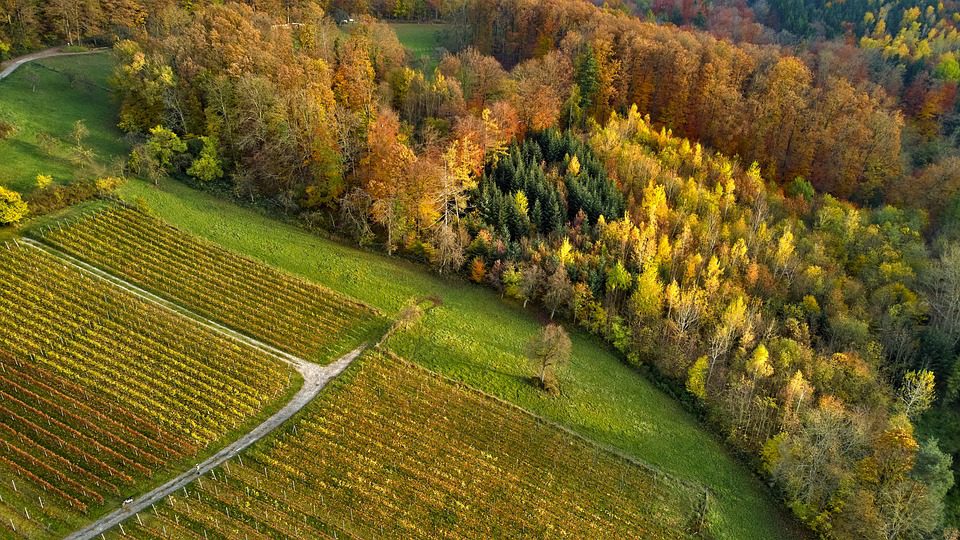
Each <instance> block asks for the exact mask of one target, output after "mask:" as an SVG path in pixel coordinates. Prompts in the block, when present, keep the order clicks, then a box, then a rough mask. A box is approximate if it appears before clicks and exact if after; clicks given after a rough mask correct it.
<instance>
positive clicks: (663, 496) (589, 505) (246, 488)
mask: <svg viewBox="0 0 960 540" xmlns="http://www.w3.org/2000/svg"><path fill="white" fill-rule="evenodd" d="M701 496H702V492H701V491H699V490H697V489H695V488H692V487H690V486H687V485H685V484H681V483H679V482H677V481H675V480H673V479H670V478H667V477H665V476H663V475H661V474H658V473H656V472H654V471H652V470H650V469H647V468H645V467H641V466H638V465H636V464H634V463H632V462H630V461H627V460H625V459H622V458H620V457H618V456H616V455H614V454H611V453H609V452H606V451H604V450H602V449H600V448H599V447H597V446H594V445H592V444H589V443H586V442H584V441H583V440H582V439H580V438H578V437H575V436H572V435H570V434H568V433H567V432H565V431H563V430H560V429H558V428H556V427H554V426H552V425H550V424H547V423H544V422H542V421H540V420H538V419H536V417H534V416H531V415H529V414H528V413H526V412H523V411H522V410H520V409H517V408H515V407H513V406H510V405H507V404H504V403H502V402H500V401H498V400H495V399H493V398H490V397H488V396H486V395H484V394H481V393H479V392H476V391H473V390H470V389H467V388H465V387H462V386H459V385H457V384H454V383H451V382H449V381H448V380H446V379H442V378H440V377H439V376H437V375H434V374H432V373H431V372H429V371H426V370H424V369H423V368H420V367H417V366H415V365H414V364H411V363H408V362H406V361H403V360H399V359H396V358H395V357H391V356H384V355H383V354H382V353H378V352H374V353H368V354H367V355H366V356H365V357H364V358H363V359H361V360H360V361H358V363H356V364H354V365H353V366H352V367H351V368H349V370H348V371H347V372H346V373H344V374H343V375H342V376H341V377H340V378H338V379H336V380H335V381H334V382H332V383H331V385H330V387H329V388H327V389H326V390H324V392H323V394H321V396H320V397H319V398H317V400H316V401H314V402H313V403H312V404H311V405H310V406H309V408H308V409H307V410H305V411H304V413H303V415H302V416H301V417H300V418H299V419H298V420H297V421H296V422H295V423H293V424H292V425H290V426H288V427H287V428H286V429H285V430H284V432H283V433H282V434H280V435H278V436H277V437H275V438H272V439H265V440H264V441H262V442H261V443H260V444H259V445H258V446H256V447H254V448H252V449H251V450H250V451H248V452H247V453H246V454H244V455H243V456H242V459H237V460H234V461H232V462H230V463H228V464H227V465H225V466H223V467H221V468H220V469H218V470H215V471H213V472H212V473H211V474H210V475H209V476H208V477H205V478H203V479H202V480H201V481H199V482H195V483H194V484H193V485H192V486H190V488H188V489H187V490H185V491H183V492H178V494H177V495H176V496H172V497H169V498H168V499H167V500H166V501H165V502H164V503H162V504H159V505H156V506H155V507H154V509H153V510H152V511H150V512H147V513H144V514H143V515H141V516H137V517H135V518H133V519H130V520H128V521H127V522H126V523H125V524H124V530H123V531H120V530H114V531H113V537H115V538H119V537H122V536H124V535H126V536H133V537H136V538H206V539H208V540H209V539H214V538H248V539H253V538H318V537H328V538H334V537H336V538H347V537H360V538H508V537H509V538H516V537H536V538H540V537H569V538H598V537H608V538H627V537H632V538H636V537H643V538H685V537H688V536H689V534H690V532H691V528H696V526H697V524H698V522H699V519H698V516H699V513H698V512H699V504H700V500H701V499H700V497H701Z"/></svg>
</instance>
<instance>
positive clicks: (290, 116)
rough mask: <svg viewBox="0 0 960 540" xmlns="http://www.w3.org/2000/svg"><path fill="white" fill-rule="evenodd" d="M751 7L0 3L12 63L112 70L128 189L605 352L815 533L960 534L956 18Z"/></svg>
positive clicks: (801, 5) (482, 1) (807, 5)
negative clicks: (240, 216)
mask: <svg viewBox="0 0 960 540" xmlns="http://www.w3.org/2000/svg"><path fill="white" fill-rule="evenodd" d="M727 4H731V5H732V6H733V7H731V6H729V5H727ZM759 4H760V2H759V1H758V2H755V3H751V4H749V5H748V4H747V3H736V4H732V3H729V2H722V1H721V2H718V3H713V4H710V5H707V4H706V3H704V4H702V5H700V4H697V3H695V2H694V3H690V4H688V3H687V2H684V3H683V4H682V5H679V6H674V5H667V4H666V3H663V4H659V3H655V4H654V5H649V6H646V5H643V6H640V5H635V4H631V5H628V3H626V2H609V3H607V4H605V5H603V6H596V5H594V4H592V3H589V2H585V1H579V0H462V1H454V0H421V1H417V0H381V1H366V0H352V1H347V0H344V1H333V2H323V1H313V0H289V1H283V2H281V1H280V0H275V1H270V0H267V1H256V2H254V1H252V0H251V1H247V2H228V3H219V2H205V1H195V2H188V3H185V2H178V1H174V0H86V1H84V2H65V1H62V0H2V1H0V14H2V15H4V16H3V17H0V53H3V54H16V53H18V52H22V51H27V50H32V49H35V48H37V47H39V46H41V45H42V44H44V43H50V42H54V41H66V42H68V43H78V44H81V43H87V44H91V45H93V44H101V45H109V46H112V47H113V51H114V54H115V56H116V58H117V62H118V67H117V69H116V71H115V72H114V75H113V77H112V81H111V86H112V87H113V89H114V91H115V93H116V95H117V96H118V99H119V107H120V110H119V126H120V128H121V129H122V130H123V131H124V132H126V133H127V134H128V135H127V137H128V139H129V140H130V141H131V142H132V143H133V144H134V146H133V151H132V153H131V155H130V157H129V160H128V161H127V162H126V163H125V164H123V168H122V170H120V171H117V172H116V174H117V175H124V174H135V175H139V176H143V177H147V178H151V179H154V180H155V181H160V180H161V179H163V178H165V177H169V176H172V177H176V178H179V179H182V180H184V181H187V182H190V183H192V184H194V185H197V186H201V187H203V188H204V189H208V190H211V191H215V192H217V193H221V194H223V195H224V196H227V197H233V198H236V199H237V200H240V201H244V202H246V203H248V204H251V205H256V206H260V207H263V208H267V209H269V210H270V211H272V212H276V213H278V214H284V215H287V216H291V217H294V218H296V219H298V220H300V221H301V222H302V223H303V224H304V225H305V226H309V227H316V228H322V229H325V230H329V231H334V232H336V233H338V234H340V235H342V236H343V237H345V238H349V239H350V240H352V241H354V242H356V243H358V244H361V245H365V246H370V247H373V248H377V249H383V250H384V251H386V252H388V253H390V254H394V255H397V256H402V257H406V258H409V259H412V260H415V261H419V262H422V263H424V264H428V265H430V266H431V267H432V268H434V269H435V270H436V271H437V272H440V273H443V274H460V275H462V276H463V277H465V278H466V279H469V280H472V281H474V282H476V283H478V284H482V285H484V286H487V287H492V288H494V289H496V290H497V291H499V292H500V293H501V294H502V295H503V296H504V297H506V298H509V299H512V300H513V301H516V302H518V303H521V304H523V305H524V306H527V305H534V306H539V307H540V308H542V310H543V312H544V314H545V316H549V317H550V318H553V319H559V320H565V321H569V322H571V323H574V324H577V325H579V326H581V327H583V328H585V329H587V330H589V331H590V332H592V333H594V334H596V335H597V336H600V337H601V338H602V339H604V340H606V341H607V342H609V343H610V344H611V345H612V346H613V347H615V348H616V349H617V350H619V351H620V352H621V353H622V354H623V355H624V357H625V358H626V359H627V361H628V362H630V363H632V364H635V365H636V366H638V367H642V368H644V369H647V368H652V371H653V372H654V373H655V374H656V375H655V376H657V377H658V378H659V379H661V380H662V381H663V383H664V384H665V385H667V386H668V387H669V388H671V389H672V390H673V392H675V393H676V395H677V396H679V397H680V398H681V399H683V400H685V401H687V402H688V403H689V405H690V406H691V407H693V408H695V410H697V411H699V412H700V413H701V414H702V415H703V417H704V418H705V419H707V420H708V421H709V422H710V423H711V425H713V426H714V427H715V429H716V430H717V432H718V433H720V434H721V435H722V437H723V438H724V439H725V440H726V441H727V442H728V443H729V445H730V446H731V447H732V448H734V449H735V450H736V451H738V452H739V453H741V455H742V456H744V459H745V460H747V461H748V462H749V463H751V464H752V465H753V466H754V467H755V468H756V470H757V471H759V472H760V473H761V474H763V475H764V477H765V478H767V479H768V480H769V481H770V482H771V484H772V485H774V486H775V487H776V490H777V492H778V493H779V494H780V496H782V498H783V500H784V503H785V504H786V505H787V506H788V507H789V508H790V509H791V511H792V512H793V513H794V514H795V515H796V516H797V517H798V518H799V519H800V520H801V521H802V522H804V523H805V524H806V525H807V526H809V527H810V528H811V529H812V530H813V531H815V532H816V533H817V534H819V535H821V536H822V537H825V538H928V537H934V536H943V535H944V534H947V535H950V534H953V535H956V534H957V532H956V527H957V526H958V525H960V509H958V506H960V505H958V500H960V497H958V496H957V494H956V490H953V491H951V490H952V488H953V486H954V473H955V472H956V470H957V469H956V464H957V463H958V462H960V456H958V452H960V447H958V446H957V445H956V443H955V442H954V443H949V442H948V441H956V440H957V437H958V434H957V432H956V430H957V428H956V426H955V425H954V427H953V430H952V431H950V430H945V429H941V430H934V429H923V426H924V425H925V418H929V417H931V416H937V415H951V414H952V415H956V410H957V408H958V407H960V157H958V153H957V152H956V142H955V136H954V130H955V128H956V126H958V125H960V123H957V122H956V121H955V118H956V113H955V111H956V107H957V104H956V99H955V98H956V96H955V93H956V83H957V82H958V81H960V67H957V66H958V63H957V62H958V59H957V58H955V57H954V47H955V43H958V41H957V36H956V30H955V28H954V25H955V24H956V23H957V21H958V20H960V12H958V10H957V7H956V6H954V5H953V4H943V3H941V4H937V5H929V6H928V5H927V4H922V5H921V4H917V5H911V6H906V5H902V4H903V3H901V2H891V3H881V4H880V5H879V6H878V5H876V4H873V3H865V2H847V3H839V4H832V3H821V2H816V1H810V2H787V1H784V0H780V1H772V2H770V3H769V4H767V3H764V4H763V6H759ZM761 7H762V8H763V9H760V8H761ZM725 9H727V10H730V9H732V10H734V11H736V12H737V13H738V14H739V15H738V17H739V18H738V19H737V22H735V23H731V22H730V20H729V19H730V12H729V11H724V10H725ZM720 12H724V13H726V14H727V18H726V19H724V17H722V16H721V15H720ZM340 14H349V15H350V16H353V17H355V22H353V23H348V24H343V20H344V19H343V16H341V15H340ZM383 18H388V19H402V20H435V19H443V20H446V21H448V22H450V23H452V24H455V25H456V27H457V28H458V29H460V30H462V31H461V32H458V34H460V35H461V36H462V38H461V40H460V41H462V43H460V44H459V45H458V46H457V47H456V50H448V51H444V53H443V55H442V58H441V59H440V61H439V64H438V66H437V67H436V69H435V70H434V71H432V72H427V73H424V72H422V71H420V70H417V69H415V68H412V67H410V64H409V62H408V60H409V58H408V53H407V52H406V51H405V50H404V48H403V46H402V45H401V43H400V42H399V40H398V39H397V37H396V35H395V33H394V32H393V30H392V29H391V28H390V27H389V26H388V25H387V24H385V23H384V22H383V20H382V19H383ZM658 21H659V22H658ZM664 22H670V23H673V24H663V23H664ZM11 221H12V220H11ZM938 439H940V440H938ZM941 440H942V442H941ZM948 537H950V536H948ZM953 537H955V536H953Z"/></svg>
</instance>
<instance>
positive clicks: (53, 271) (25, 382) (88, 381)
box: [0, 243, 296, 538]
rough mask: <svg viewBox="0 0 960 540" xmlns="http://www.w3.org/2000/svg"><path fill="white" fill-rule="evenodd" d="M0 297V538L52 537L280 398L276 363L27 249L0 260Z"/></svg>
mask: <svg viewBox="0 0 960 540" xmlns="http://www.w3.org/2000/svg"><path fill="white" fill-rule="evenodd" d="M0 283H2V284H3V287H0V325H2V327H3V328H4V331H3V332H2V333H0V479H2V482H0V537H4V538H9V537H26V538H44V537H57V536H62V534H63V533H64V532H68V531H69V530H71V529H73V528H74V527H76V526H77V524H79V523H82V522H84V521H86V520H87V519H89V518H90V517H92V516H93V515H96V514H97V513H99V512H100V511H102V510H103V509H105V508H107V507H109V506H112V505H115V504H116V503H117V502H118V501H119V500H120V499H122V498H123V497H126V496H129V495H132V494H136V493H138V492H140V491H141V490H142V488H143V485H144V484H145V483H148V482H151V481H155V480H156V479H157V478H159V477H163V476H164V475H166V474H169V473H171V472H172V471H174V470H176V469H178V468H180V467H184V466H185V465H184V464H185V463H187V462H189V461H190V460H191V459H193V458H194V457H195V456H197V455H201V454H203V453H205V452H206V451H208V447H212V446H219V443H221V442H223V441H225V439H228V438H232V436H233V434H234V433H236V432H238V431H242V430H245V429H247V428H248V426H249V425H251V424H253V423H255V422H256V421H258V420H259V419H260V418H262V417H264V416H266V415H268V414H269V413H270V411H271V409H272V407H274V406H275V404H276V403H277V402H278V401H285V398H286V396H287V395H288V394H289V393H290V392H291V391H292V388H291V387H292V386H293V383H294V377H295V376H296V374H295V372H293V370H292V369H291V368H290V367H288V366H287V365H286V364H284V363H282V362H280V361H279V360H276V359H274V358H273V357H271V356H268V355H266V354H264V353H262V352H260V351H259V350H258V349H254V348H252V347H249V346H245V345H242V344H240V343H238V342H235V341H232V340H229V339H226V338H223V337H221V336H220V335H219V334H216V333H214V332H212V331H210V330H207V329H205V328H204V327H202V326H200V325H199V324H197V323H196V322H194V321H192V320H190V319H188V318H186V317H182V316H179V315H177V314H174V313H172V312H170V311H167V310H164V309H162V308H159V307H156V306H154V305H152V304H149V303H146V302H144V301H142V300H140V299H138V298H137V297H135V296H133V295H131V294H128V293H126V292H124V291H121V290H119V289H117V288H115V287H113V286H111V285H109V284H108V283H106V282H105V281H101V280H99V279H97V278H95V277H91V276H89V275H87V274H85V273H82V272H81V271H79V270H77V269H75V268H74V267H72V266H67V265H65V264H64V263H62V262H60V261H59V260H58V259H56V258H55V257H53V256H51V255H49V254H47V253H45V252H43V251H41V250H39V249H37V248H34V247H29V246H26V245H18V244H13V243H7V244H4V245H2V246H0ZM186 466H189V465H186Z"/></svg>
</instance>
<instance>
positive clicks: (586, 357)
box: [122, 181, 799, 539]
mask: <svg viewBox="0 0 960 540" xmlns="http://www.w3.org/2000/svg"><path fill="white" fill-rule="evenodd" d="M122 194H123V196H124V197H126V198H128V199H129V200H134V199H137V198H141V199H143V200H144V201H146V202H147V203H148V204H149V205H150V206H151V207H152V208H153V209H154V210H155V211H156V212H157V213H158V214H159V215H160V216H161V217H162V218H163V219H165V220H167V221H170V222H171V223H174V224H175V225H176V226H177V227H179V228H182V229H184V230H186V231H188V232H192V233H195V234H198V235H200V236H202V237H205V238H207V239H208V240H211V241H213V242H214V243H217V244H220V245H222V246H224V247H226V248H228V249H231V250H234V251H237V252H239V253H243V254H246V255H248V256H250V257H253V258H256V259H259V260H262V261H265V262H267V263H269V264H272V265H274V266H277V267H279V268H282V269H284V270H287V271H289V272H293V273H295V274H299V275H302V276H304V277H306V278H309V279H312V280H315V281H317V282H318V283H321V284H323V285H325V286H328V287H330V288H332V289H335V290H337V291H340V292H342V293H345V294H347V295H349V296H351V297H354V298H357V299H359V300H361V301H364V302H366V303H368V304H370V305H373V306H375V307H377V308H380V309H381V310H384V311H386V312H394V311H396V310H398V309H400V307H402V305H403V304H404V303H405V302H406V301H407V300H408V299H410V298H412V297H421V296H424V295H431V294H435V295H439V296H440V297H441V298H442V299H443V305H442V306H440V307H438V308H435V309H433V310H431V311H430V312H429V313H428V314H427V315H426V316H425V318H424V319H423V321H422V322H421V323H420V325H419V327H418V331H417V332H415V333H407V334H402V335H398V336H396V337H394V338H393V339H392V340H391V342H390V343H389V346H390V347H391V348H392V349H393V350H394V351H396V352H398V353H400V354H401V355H403V356H405V357H407V358H410V359H412V360H414V361H416V362H417V363H419V364H421V365H424V366H425V367H427V368H429V369H431V370H434V371H437V372H439V373H442V374H444V375H447V376H450V377H452V378H454V379H456V380H459V381H462V382H464V383H466V384H468V385H470V386H473V387H475V388H478V389H480V390H482V391H484V392H487V393H490V394H493V395H495V396H497V397H499V398H502V399H505V400H507V401H509V402H511V403H514V404H516V405H519V406H521V407H522V408H524V409H527V410H530V411H532V412H534V413H536V414H539V415H541V416H544V417H546V418H548V419H550V420H552V421H555V422H558V423H560V424H562V425H564V426H567V427H569V428H571V429H573V430H575V431H576V432H578V433H580V434H582V435H584V436H586V437H587V438H589V439H592V440H594V441H597V442H599V443H601V444H605V445H609V446H611V447H614V448H616V449H618V450H620V451H622V452H624V453H626V454H628V455H631V456H633V457H635V458H638V459H641V460H645V461H647V462H649V463H651V464H652V465H654V466H657V467H659V468H662V469H663V470H665V471H667V472H669V473H671V474H674V475H677V476H678V477H680V478H684V479H686V480H689V481H692V482H698V483H701V484H703V485H704V486H706V487H708V488H709V489H710V490H711V492H712V493H713V495H714V496H715V498H714V499H712V500H711V515H710V519H711V522H712V523H711V531H712V532H713V533H714V534H716V535H717V536H718V537H720V538H763V539H766V538H790V537H794V536H799V533H797V532H796V531H797V530H798V529H797V528H796V525H795V524H794V523H793V522H792V521H791V520H790V519H789V518H787V517H785V511H784V510H783V509H782V508H781V507H780V506H779V503H778V502H777V501H776V498H775V496H774V495H773V494H770V493H768V492H767V491H766V490H765V489H764V488H763V486H762V485H761V484H760V482H759V481H757V480H756V479H755V478H754V477H753V476H752V474H751V473H750V472H749V470H747V469H746V468H745V467H743V466H742V465H740V464H738V463H737V462H736V461H735V460H734V459H733V458H732V457H731V456H730V455H729V454H728V453H727V452H726V450H725V449H724V448H723V446H722V444H721V443H720V442H719V441H717V440H715V439H714V438H713V437H712V436H711V435H710V434H709V433H708V432H707V431H705V430H704V429H703V428H702V427H701V426H700V425H699V424H698V422H697V421H696V419H695V418H693V417H692V416H691V415H690V414H689V413H687V412H686V411H685V410H684V409H683V408H682V407H681V406H680V405H679V404H677V403H676V401H674V400H673V399H672V398H670V397H669V396H668V395H666V394H664V393H663V392H661V391H660V390H658V389H657V388H656V387H655V386H653V385H652V384H651V383H650V382H649V381H648V380H647V379H645V378H644V377H643V376H641V375H640V374H638V373H637V372H636V371H634V370H633V369H631V368H630V367H628V366H627V365H626V364H625V363H624V362H623V361H622V360H620V359H619V358H618V357H617V356H616V355H615V354H613V353H611V352H610V351H609V350H608V349H607V348H606V347H604V346H603V345H601V344H600V343H598V342H597V341H596V340H594V339H592V338H590V337H588V336H585V335H583V334H580V333H573V334H572V339H573V344H574V350H573V353H574V354H573V361H572V362H571V365H570V366H569V368H568V369H567V370H566V371H565V372H564V373H562V374H561V385H562V390H563V395H562V396H560V397H558V398H550V397H546V396H544V395H543V394H542V393H541V392H540V391H538V390H537V389H536V388H534V387H533V386H532V385H531V384H529V383H528V376H529V372H528V367H527V361H526V360H525V359H524V357H523V348H524V345H525V343H526V341H527V340H528V339H529V338H530V336H532V335H533V334H534V332H535V331H536V330H537V328H538V327H539V324H538V322H537V320H536V318H535V317H533V316H532V315H531V314H530V313H529V312H526V311H523V310H521V309H519V308H518V307H515V306H512V305H510V304H506V303H504V302H503V301H501V300H500V299H499V298H498V297H497V295H496V294H494V293H493V292H492V291H490V290H488V289H485V288H482V287H479V286H473V285H469V284H466V283H464V282H462V281H459V280H447V279H443V278H441V277H438V276H435V275H432V274H429V273H427V272H425V271H424V269H423V267H421V266H418V265H415V264H411V263H407V262H404V261H401V260H398V259H395V258H389V257H386V256H383V255H380V254H375V253H370V252H365V251H361V250H357V249H354V248H351V247H348V246H345V245H342V244H339V243H336V242H331V241H327V240H324V239H322V238H318V237H317V236H315V235H312V234H309V233H307V232H304V231H302V230H300V229H298V228H296V227H293V226H289V225H286V224H283V223H280V222H278V221H276V220H274V219H271V218H269V217H266V216H264V215H261V214H259V213H257V212H255V211H252V210H249V209H244V208H241V207H239V206H237V205H235V204H233V203H230V202H228V201H224V200H222V199H219V198H217V197H215V196H213V195H208V194H204V193H201V192H198V191H196V190H193V189H190V188H188V187H186V186H184V185H182V184H180V183H177V182H165V183H163V184H162V185H161V188H160V189H157V188H155V187H153V186H152V185H150V184H147V183H145V182H140V181H132V182H130V183H128V184H127V185H126V186H125V187H124V188H123V190H122Z"/></svg>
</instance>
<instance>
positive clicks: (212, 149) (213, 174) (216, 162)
mask: <svg viewBox="0 0 960 540" xmlns="http://www.w3.org/2000/svg"><path fill="white" fill-rule="evenodd" d="M200 141H201V142H202V143H203V148H201V149H200V155H199V156H197V158H196V159H194V160H193V163H192V164H191V165H190V168H188V169H187V174H189V175H190V176H192V177H194V178H196V179H198V180H201V181H203V182H212V181H214V180H217V179H220V178H222V177H223V167H222V166H221V165H220V159H219V157H218V155H217V153H218V152H217V140H216V139H215V138H213V137H201V138H200Z"/></svg>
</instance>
